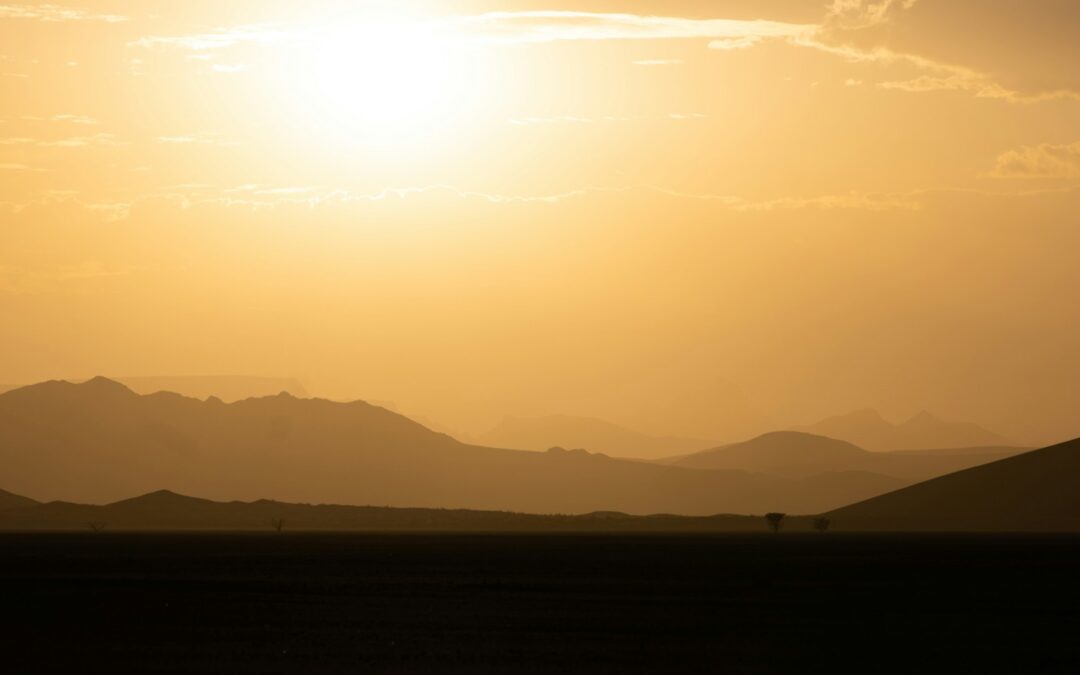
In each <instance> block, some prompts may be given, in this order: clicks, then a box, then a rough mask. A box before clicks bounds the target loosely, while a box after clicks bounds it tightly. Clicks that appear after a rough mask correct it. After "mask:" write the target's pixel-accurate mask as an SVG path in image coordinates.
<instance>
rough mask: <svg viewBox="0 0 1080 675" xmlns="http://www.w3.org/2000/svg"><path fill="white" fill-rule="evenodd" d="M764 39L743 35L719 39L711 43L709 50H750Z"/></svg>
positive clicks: (758, 36)
mask: <svg viewBox="0 0 1080 675" xmlns="http://www.w3.org/2000/svg"><path fill="white" fill-rule="evenodd" d="M763 39H764V38H763V37H762V36H760V35H743V36H742V37H733V38H717V39H715V40H710V41H709V49H722V50H728V51H730V50H732V49H749V48H750V47H753V46H754V45H756V44H758V43H759V42H761V41H762V40H763Z"/></svg>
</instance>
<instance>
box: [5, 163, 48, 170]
mask: <svg viewBox="0 0 1080 675" xmlns="http://www.w3.org/2000/svg"><path fill="white" fill-rule="evenodd" d="M0 171H35V172H43V171H45V169H39V168H36V167H32V166H27V165H25V164H0Z"/></svg>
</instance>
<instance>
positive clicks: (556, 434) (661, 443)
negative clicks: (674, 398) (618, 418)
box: [476, 415, 713, 459]
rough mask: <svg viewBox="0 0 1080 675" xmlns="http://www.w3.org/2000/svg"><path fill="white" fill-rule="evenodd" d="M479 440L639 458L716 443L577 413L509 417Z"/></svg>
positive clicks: (507, 444) (486, 443) (530, 447)
mask: <svg viewBox="0 0 1080 675" xmlns="http://www.w3.org/2000/svg"><path fill="white" fill-rule="evenodd" d="M476 440H477V441H479V442H480V443H483V444H485V445H494V446H499V447H504V448H520V449H522V450H546V449H547V448H551V447H564V448H588V449H589V450H591V451H593V452H602V453H604V454H607V455H616V456H619V457H632V458H638V459H656V458H659V457H664V456H666V455H671V454H674V453H679V452H691V451H694V450H700V449H702V448H706V447H709V446H711V445H713V444H712V443H710V442H709V441H706V440H701V439H696V438H681V437H676V436H651V435H649V434H643V433H640V432H637V431H633V430H631V429H626V428H624V427H621V426H619V425H617V424H612V423H611V422H607V421H605V420H601V419H596V418H593V417H576V416H573V415H548V416H545V417H507V418H505V419H504V420H503V421H502V422H500V423H499V424H498V425H497V426H496V427H495V428H493V429H491V430H490V431H488V432H486V433H484V434H481V435H479V436H478V437H477V438H476Z"/></svg>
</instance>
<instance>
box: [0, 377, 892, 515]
mask: <svg viewBox="0 0 1080 675" xmlns="http://www.w3.org/2000/svg"><path fill="white" fill-rule="evenodd" d="M0 467H2V468H3V471H4V474H3V475H4V481H5V487H6V488H9V489H11V490H13V491H15V492H18V493H22V494H32V495H35V496H37V497H45V498H63V499H68V500H74V501H79V502H90V503H104V502H111V501H115V500H116V499H118V498H120V497H123V496H124V495H130V494H139V493H145V492H147V491H149V490H153V489H155V488H156V487H159V486H162V485H168V486H171V487H173V488H174V489H176V490H177V491H180V492H185V493H194V494H202V495H206V496H208V497H211V498H215V499H241V500H257V499H261V498H267V497H272V498H274V499H278V500H282V501H290V502H307V503H344V504H348V503H353V504H356V503H361V504H376V505H388V506H401V507H450V508H470V509H500V510H511V511H519V512H532V513H589V512H593V511H622V512H626V513H681V514H689V515H708V514H716V513H763V512H765V511H772V510H782V511H786V512H788V513H813V512H820V511H822V510H825V509H828V508H834V507H837V506H840V505H842V504H845V503H850V502H852V501H856V500H858V499H862V498H866V497H869V496H872V495H874V494H880V492H881V491H882V490H883V489H888V488H889V487H892V486H885V487H882V486H881V485H880V484H879V481H877V480H876V479H875V480H874V481H870V482H866V483H863V482H862V481H861V479H860V477H859V475H858V474H857V473H855V474H848V475H847V477H846V478H844V479H843V480H834V479H836V478H837V477H828V476H826V477H824V478H820V479H815V478H813V477H799V478H785V477H780V476H775V475H766V474H759V473H752V472H747V471H741V470H738V471H736V470H733V471H714V470H698V469H690V468H681V467H672V466H663V465H658V464H654V463H648V462H640V461H632V460H620V459H615V458H611V457H607V456H605V455H602V454H597V453H589V452H584V451H582V452H529V451H520V450H506V449H499V448H490V447H481V446H475V445H467V444H464V443H461V442H459V441H457V440H455V439H453V438H451V437H450V436H447V435H445V434H440V433H436V432H434V431H431V430H430V429H427V428H425V427H423V426H422V425H420V424H417V423H416V422H414V421H412V420H409V419H408V418H406V417H403V416H401V415H398V414H395V413H393V412H390V411H388V410H385V409H383V408H380V407H377V406H373V405H370V404H368V403H365V402H362V401H356V402H352V403H338V402H333V401H326V400H320V399H298V398H296V397H294V396H291V395H289V394H281V395H277V396H269V397H263V398H251V399H245V400H243V401H238V402H234V403H224V402H223V401H221V400H219V399H216V398H211V399H208V400H206V401H200V400H196V399H193V398H187V397H184V396H180V395H178V394H174V393H167V392H161V393H156V394H151V395H144V396H140V395H138V394H136V393H135V392H133V391H131V390H130V389H129V388H127V387H125V386H124V385H122V384H120V383H118V382H115V381H112V380H108V379H106V378H94V379H93V380H90V381H87V382H84V383H81V384H72V383H70V382H62V381H52V382H45V383H41V384H37V385H32V386H29V387H23V388H20V389H16V390H14V391H11V392H8V393H6V394H2V395H0ZM841 473H842V472H841ZM837 485H840V486H843V490H842V491H839V492H838V491H836V490H835V486H837Z"/></svg>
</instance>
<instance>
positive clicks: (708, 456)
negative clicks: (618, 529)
mask: <svg viewBox="0 0 1080 675" xmlns="http://www.w3.org/2000/svg"><path fill="white" fill-rule="evenodd" d="M1026 450H1027V449H1026V448H1014V447H1007V446H992V447H980V448H944V449H934V450H907V451H897V452H868V451H867V450H864V449H862V448H860V447H858V446H856V445H855V444H853V443H849V442H847V441H842V440H837V439H835V438H827V437H825V436H817V435H814V434H809V433H805V432H799V431H776V432H772V433H768V434H762V435H761V436H758V437H756V438H753V439H750V440H748V441H744V442H741V443H732V444H729V445H722V446H720V447H717V448H712V449H709V450H703V451H701V452H696V453H693V454H690V455H683V456H679V457H673V458H670V459H668V460H665V463H667V464H670V465H672V466H679V467H684V468H692V469H723V470H731V469H734V468H738V469H742V470H744V471H753V472H757V473H766V474H770V475H776V476H782V477H787V478H807V477H810V476H815V475H819V474H822V473H825V472H836V471H860V472H867V473H871V474H878V475H881V476H888V477H891V478H895V479H897V480H898V481H906V482H916V481H920V480H926V479H928V478H933V477H935V476H940V475H943V474H946V473H951V472H953V471H959V470H960V469H966V468H968V467H972V466H977V465H979V464H986V463H987V462H992V461H995V460H998V459H1002V458H1004V457H1009V456H1011V455H1015V454H1018V453H1021V452H1025V451H1026Z"/></svg>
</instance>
